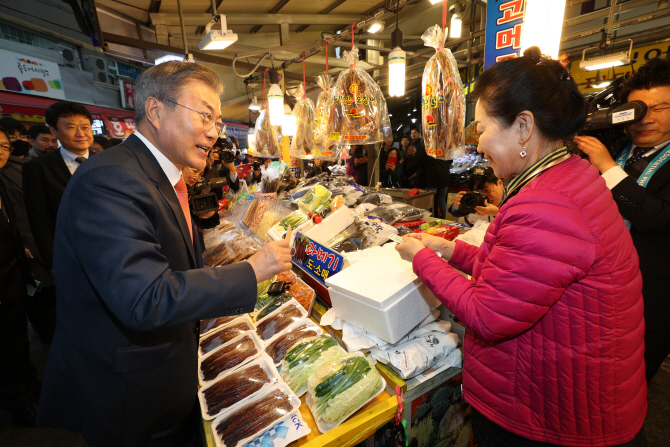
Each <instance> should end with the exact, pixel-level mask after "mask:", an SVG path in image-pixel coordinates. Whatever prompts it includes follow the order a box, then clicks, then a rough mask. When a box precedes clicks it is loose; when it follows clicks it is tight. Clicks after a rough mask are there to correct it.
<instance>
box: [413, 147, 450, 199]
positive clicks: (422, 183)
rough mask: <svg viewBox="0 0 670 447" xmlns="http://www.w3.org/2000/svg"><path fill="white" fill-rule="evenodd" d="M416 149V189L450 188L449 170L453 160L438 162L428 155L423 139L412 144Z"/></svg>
mask: <svg viewBox="0 0 670 447" xmlns="http://www.w3.org/2000/svg"><path fill="white" fill-rule="evenodd" d="M410 144H411V145H412V146H414V149H416V155H415V157H417V158H416V161H415V163H416V166H417V170H416V181H415V182H414V183H415V187H416V188H435V189H437V188H445V187H447V186H449V169H451V160H438V159H436V158H433V157H431V156H430V155H428V153H426V147H425V145H424V143H423V140H422V139H421V138H418V139H416V140H412V142H411V143H410Z"/></svg>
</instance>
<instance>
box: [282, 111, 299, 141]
mask: <svg viewBox="0 0 670 447" xmlns="http://www.w3.org/2000/svg"><path fill="white" fill-rule="evenodd" d="M296 127H297V121H296V119H295V115H293V112H292V111H291V106H289V105H288V104H284V121H283V122H282V125H281V134H282V135H284V136H287V137H292V136H293V135H295V131H296Z"/></svg>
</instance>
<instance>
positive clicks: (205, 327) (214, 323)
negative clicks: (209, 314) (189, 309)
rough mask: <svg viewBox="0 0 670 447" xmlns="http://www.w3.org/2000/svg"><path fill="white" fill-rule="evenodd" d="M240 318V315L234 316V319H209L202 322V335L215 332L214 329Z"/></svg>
mask: <svg viewBox="0 0 670 447" xmlns="http://www.w3.org/2000/svg"><path fill="white" fill-rule="evenodd" d="M239 317H240V315H233V316H232V317H219V318H208V319H206V320H200V335H204V334H206V333H207V332H209V331H213V330H214V329H216V328H218V327H221V326H223V325H225V324H228V323H230V322H231V321H234V320H237V319H238V318H239Z"/></svg>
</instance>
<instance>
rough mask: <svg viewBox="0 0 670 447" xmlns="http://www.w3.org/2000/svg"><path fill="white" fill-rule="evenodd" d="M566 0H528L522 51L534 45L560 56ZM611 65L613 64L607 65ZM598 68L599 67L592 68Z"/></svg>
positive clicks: (556, 56) (551, 54)
mask: <svg viewBox="0 0 670 447" xmlns="http://www.w3.org/2000/svg"><path fill="white" fill-rule="evenodd" d="M565 3H566V2H565V0H540V1H538V0H530V1H528V0H527V1H526V12H525V16H524V20H523V31H522V33H521V53H522V54H523V52H524V51H525V50H526V49H527V48H529V47H532V46H538V47H540V49H541V50H542V54H544V55H547V56H551V57H552V58H553V59H557V58H558V48H559V46H560V43H561V30H562V29H563V15H564V14H565ZM607 67H611V65H607ZM591 69H592V70H596V69H597V68H591Z"/></svg>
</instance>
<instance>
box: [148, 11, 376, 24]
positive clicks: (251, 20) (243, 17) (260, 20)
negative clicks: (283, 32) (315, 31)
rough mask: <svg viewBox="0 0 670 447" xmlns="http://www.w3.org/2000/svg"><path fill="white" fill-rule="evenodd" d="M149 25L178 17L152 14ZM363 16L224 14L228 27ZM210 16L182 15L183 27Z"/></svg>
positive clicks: (176, 21) (352, 19) (355, 19)
mask: <svg viewBox="0 0 670 447" xmlns="http://www.w3.org/2000/svg"><path fill="white" fill-rule="evenodd" d="M150 16H151V23H153V24H154V25H171V26H174V25H179V15H177V14H171V13H170V14H168V13H152V14H150ZM363 18H364V16H362V15H356V14H337V15H334V14H331V15H320V14H226V21H227V22H228V25H229V26H230V25H279V24H281V23H288V24H289V25H305V24H310V25H341V24H342V23H351V22H358V21H360V20H363ZM210 20H212V15H211V14H207V13H190V14H184V25H202V24H203V23H209V21H210Z"/></svg>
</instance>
